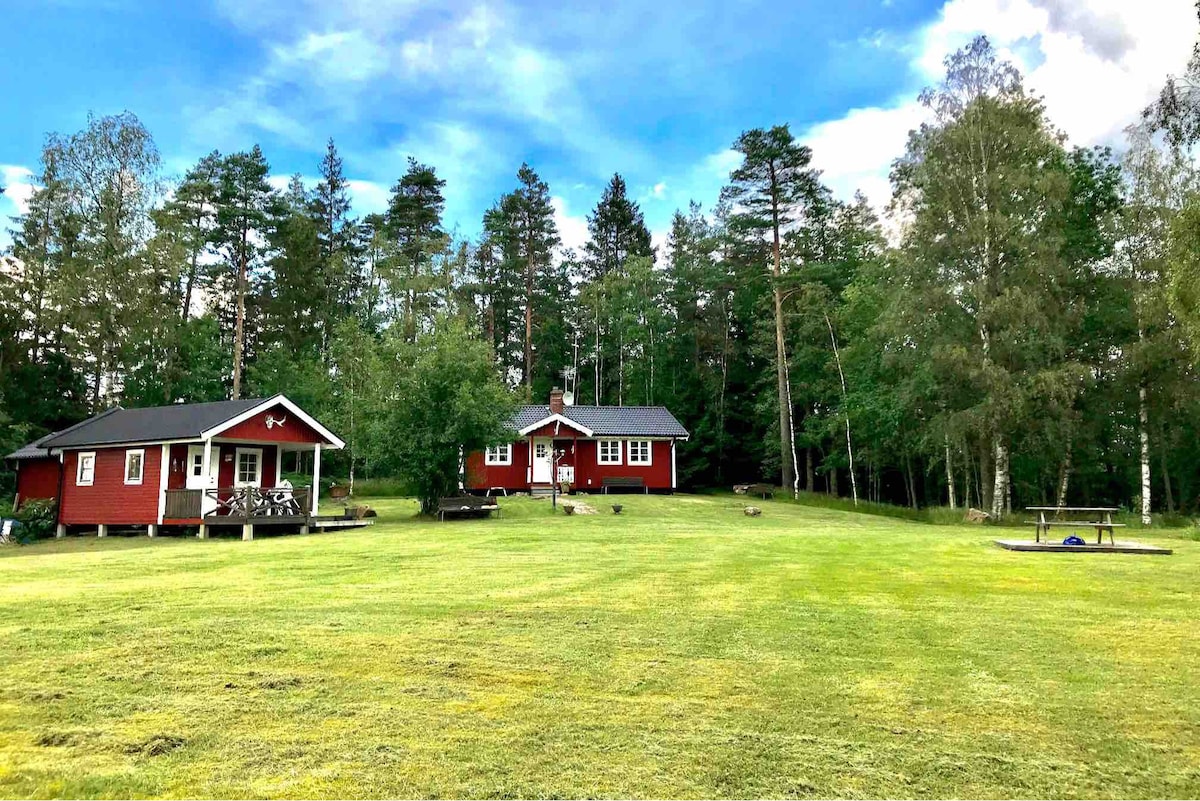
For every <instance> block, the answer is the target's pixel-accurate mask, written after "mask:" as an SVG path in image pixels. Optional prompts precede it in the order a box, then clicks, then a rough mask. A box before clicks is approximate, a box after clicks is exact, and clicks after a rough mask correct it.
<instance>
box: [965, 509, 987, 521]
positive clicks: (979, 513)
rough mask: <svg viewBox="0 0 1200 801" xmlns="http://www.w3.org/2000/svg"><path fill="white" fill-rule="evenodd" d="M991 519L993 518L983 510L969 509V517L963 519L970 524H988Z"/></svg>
mask: <svg viewBox="0 0 1200 801" xmlns="http://www.w3.org/2000/svg"><path fill="white" fill-rule="evenodd" d="M991 519H992V516H991V515H989V514H988V513H987V512H985V511H983V510H982V509H968V510H967V516H966V517H964V518H963V520H965V521H966V522H968V523H986V522H987V521H988V520H991Z"/></svg>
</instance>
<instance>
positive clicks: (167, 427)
mask: <svg viewBox="0 0 1200 801" xmlns="http://www.w3.org/2000/svg"><path fill="white" fill-rule="evenodd" d="M262 402H263V399H262V398H250V399H246V400H233V401H216V402H214V403H180V404H176V405H174V406H154V407H150V408H147V409H121V408H117V409H110V410H109V411H107V412H105V413H103V414H100V415H97V416H96V417H93V418H91V420H86V421H84V423H83V424H81V425H79V426H76V427H74V428H69V429H67V430H66V431H63V432H61V433H58V434H53V435H51V436H50V437H47V438H46V439H44V440H42V441H41V443H40V445H41V447H44V448H79V447H85V446H88V445H109V444H115V443H120V442H162V441H163V440H169V439H188V438H191V437H198V436H200V434H201V432H203V431H206V430H208V429H210V428H212V427H213V426H216V425H219V424H221V423H224V422H225V421H226V420H229V419H230V418H232V417H236V416H237V415H239V414H241V413H242V412H244V411H247V410H248V409H252V408H254V407H255V406H258V405H259V404H261V403H262ZM26 447H28V446H26ZM22 450H23V449H22Z"/></svg>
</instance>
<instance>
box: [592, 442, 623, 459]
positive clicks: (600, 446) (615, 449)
mask: <svg viewBox="0 0 1200 801" xmlns="http://www.w3.org/2000/svg"><path fill="white" fill-rule="evenodd" d="M596 463H597V464H620V463H621V440H619V439H601V440H597V441H596Z"/></svg>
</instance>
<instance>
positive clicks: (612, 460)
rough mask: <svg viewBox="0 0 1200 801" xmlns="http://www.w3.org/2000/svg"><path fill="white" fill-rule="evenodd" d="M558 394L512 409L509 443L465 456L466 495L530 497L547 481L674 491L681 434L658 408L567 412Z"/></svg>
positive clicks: (586, 487)
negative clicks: (545, 401) (512, 493)
mask: <svg viewBox="0 0 1200 801" xmlns="http://www.w3.org/2000/svg"><path fill="white" fill-rule="evenodd" d="M563 394H564V393H563V392H562V390H559V389H555V390H553V391H552V392H551V393H550V403H549V404H548V405H546V406H523V407H521V408H520V409H518V410H517V413H516V414H515V415H514V416H513V418H512V420H511V421H510V427H511V428H512V429H513V430H514V432H515V436H514V437H513V441H512V442H511V443H508V444H505V445H499V446H497V447H494V448H488V449H487V450H486V451H476V452H474V453H470V454H468V455H467V458H466V476H465V480H464V486H465V487H466V489H468V490H471V491H475V492H483V491H489V490H501V489H503V490H505V491H519V490H523V491H531V492H536V491H539V490H543V489H545V490H548V489H549V488H550V486H551V481H552V480H554V481H557V482H558V483H559V484H562V483H566V484H569V485H570V486H571V488H572V489H579V490H582V491H584V492H601V491H607V490H608V489H610V488H616V487H620V488H621V489H624V490H629V489H636V490H639V491H642V490H644V491H646V492H649V491H652V490H653V491H660V492H661V491H665V492H670V491H673V490H674V489H675V487H676V472H675V444H676V443H677V442H678V441H679V440H686V439H687V438H688V432H687V430H686V429H685V428H684V427H683V426H682V425H680V423H679V421H678V420H676V419H675V416H674V415H672V414H671V413H670V412H669V411H667V410H666V409H665V408H664V407H662V406H574V405H571V404H568V403H566V402H564V397H563Z"/></svg>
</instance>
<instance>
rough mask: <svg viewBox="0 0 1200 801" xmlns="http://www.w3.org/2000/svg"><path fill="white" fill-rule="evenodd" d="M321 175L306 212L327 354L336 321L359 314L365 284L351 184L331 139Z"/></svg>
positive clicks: (323, 348) (322, 163)
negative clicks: (310, 223) (316, 246)
mask: <svg viewBox="0 0 1200 801" xmlns="http://www.w3.org/2000/svg"><path fill="white" fill-rule="evenodd" d="M320 174H321V180H319V181H318V182H317V185H316V187H315V189H314V190H313V193H312V197H311V200H310V201H309V211H310V214H311V216H312V220H313V224H314V226H315V229H316V234H317V240H318V242H319V244H320V251H319V257H320V273H321V276H322V287H320V291H321V294H322V296H323V302H321V303H320V304H319V305H318V309H319V314H320V316H319V319H318V321H317V325H318V328H319V329H320V335H321V350H322V353H326V354H327V353H328V350H329V340H330V337H331V336H332V335H333V330H334V328H336V327H337V325H338V323H339V322H340V321H341V320H343V319H345V318H347V317H350V316H357V317H361V316H362V314H363V308H362V296H363V292H364V290H365V287H364V278H363V275H362V271H361V256H362V247H361V243H360V241H359V234H358V230H357V228H358V224H357V222H356V221H355V220H354V219H353V218H351V217H350V184H349V181H347V180H346V177H345V174H344V173H343V168H342V157H341V156H340V155H338V152H337V146H336V145H334V143H333V139H332V138H331V139H330V140H329V141H328V142H327V143H326V145H325V156H324V157H323V158H322V159H321V167H320Z"/></svg>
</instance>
